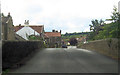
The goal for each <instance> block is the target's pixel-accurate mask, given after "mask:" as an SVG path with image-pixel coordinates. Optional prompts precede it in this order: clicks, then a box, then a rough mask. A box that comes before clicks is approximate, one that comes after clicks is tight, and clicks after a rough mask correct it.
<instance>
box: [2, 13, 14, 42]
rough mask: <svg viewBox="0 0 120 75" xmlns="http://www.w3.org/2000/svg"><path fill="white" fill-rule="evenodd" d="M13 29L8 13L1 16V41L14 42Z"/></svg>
mask: <svg viewBox="0 0 120 75" xmlns="http://www.w3.org/2000/svg"><path fill="white" fill-rule="evenodd" d="M13 29H14V26H13V19H12V17H11V15H10V13H8V16H4V15H3V14H2V40H16V39H15V33H14V30H13Z"/></svg>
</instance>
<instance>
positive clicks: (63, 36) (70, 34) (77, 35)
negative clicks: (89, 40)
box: [62, 32, 90, 41]
mask: <svg viewBox="0 0 120 75" xmlns="http://www.w3.org/2000/svg"><path fill="white" fill-rule="evenodd" d="M89 33H90V32H75V33H65V34H62V39H64V40H66V41H68V40H69V39H70V38H72V37H75V38H80V37H81V36H86V35H88V34H89Z"/></svg>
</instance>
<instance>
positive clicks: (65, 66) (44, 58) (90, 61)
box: [11, 47, 118, 73]
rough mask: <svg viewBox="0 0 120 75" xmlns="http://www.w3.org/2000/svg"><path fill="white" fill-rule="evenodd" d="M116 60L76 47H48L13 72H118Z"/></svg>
mask: <svg viewBox="0 0 120 75" xmlns="http://www.w3.org/2000/svg"><path fill="white" fill-rule="evenodd" d="M117 66H118V63H117V61H116V60H114V59H111V58H109V57H106V56H104V55H101V54H99V53H96V52H92V51H89V50H85V49H78V48H75V47H68V48H46V49H44V50H40V51H38V52H37V53H36V54H35V55H34V56H33V57H32V58H31V59H30V60H29V61H28V62H27V63H26V64H25V65H24V66H22V67H20V68H18V69H16V70H14V71H11V72H12V73H117V72H118V67H117Z"/></svg>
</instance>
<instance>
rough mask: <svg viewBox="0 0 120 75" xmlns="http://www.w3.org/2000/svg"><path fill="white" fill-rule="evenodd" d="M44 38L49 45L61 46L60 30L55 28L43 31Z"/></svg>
mask: <svg viewBox="0 0 120 75" xmlns="http://www.w3.org/2000/svg"><path fill="white" fill-rule="evenodd" d="M44 38H45V41H46V42H47V44H48V45H49V47H61V30H60V32H58V31H55V30H52V32H45V34H44Z"/></svg>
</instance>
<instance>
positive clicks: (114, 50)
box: [81, 38, 118, 59]
mask: <svg viewBox="0 0 120 75" xmlns="http://www.w3.org/2000/svg"><path fill="white" fill-rule="evenodd" d="M81 48H83V49H88V50H93V51H96V52H99V53H101V54H104V55H106V56H110V57H112V58H115V59H118V39H116V38H112V39H106V40H97V41H92V42H89V43H86V44H83V45H82V46H81Z"/></svg>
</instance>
